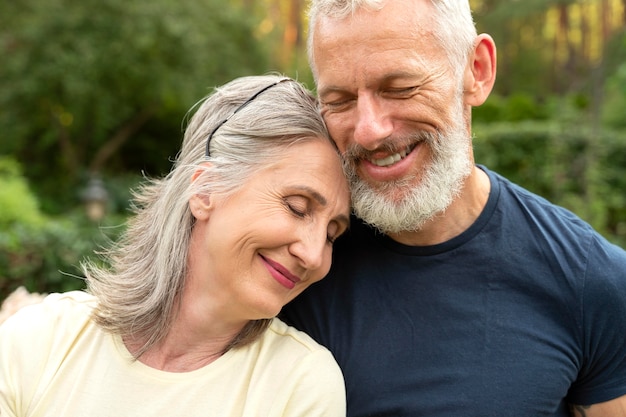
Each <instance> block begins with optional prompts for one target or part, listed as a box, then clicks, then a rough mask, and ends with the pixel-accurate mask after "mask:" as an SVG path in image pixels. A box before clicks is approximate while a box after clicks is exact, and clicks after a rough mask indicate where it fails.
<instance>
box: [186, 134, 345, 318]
mask: <svg viewBox="0 0 626 417" xmlns="http://www.w3.org/2000/svg"><path fill="white" fill-rule="evenodd" d="M190 207H191V210H192V213H193V214H194V216H195V217H196V219H197V221H196V224H195V226H194V230H193V232H192V247H191V251H190V253H191V258H190V274H191V276H190V277H189V280H188V281H190V282H188V284H190V285H191V286H193V291H192V292H193V293H194V294H195V295H194V296H195V297H199V298H196V300H197V301H198V303H199V304H197V308H207V309H210V310H212V312H206V313H207V314H219V315H220V316H221V317H226V318H228V319H229V320H246V321H247V320H250V319H260V318H269V317H273V316H275V315H276V314H278V312H279V311H280V309H281V308H282V307H283V306H284V305H285V304H286V303H288V302H289V301H291V300H292V299H293V298H294V297H295V296H297V295H298V294H300V293H301V292H302V291H303V290H304V289H305V288H307V287H308V286H309V285H311V284H312V283H314V282H316V281H319V280H320V279H322V278H323V277H324V276H325V275H326V274H327V273H328V270H329V269H330V264H331V254H332V242H333V241H334V240H335V239H336V238H337V237H338V236H339V235H341V234H342V233H343V232H344V231H345V230H346V229H347V227H348V221H349V220H348V216H349V210H350V202H349V191H348V186H347V182H346V180H345V178H344V175H343V172H342V169H341V162H340V158H339V156H338V155H337V152H336V151H335V150H334V148H333V147H332V145H331V144H330V143H328V142H327V141H326V140H317V139H316V140H309V141H307V142H302V143H300V144H296V145H294V146H292V147H291V148H289V149H288V150H286V151H284V152H282V153H277V154H276V157H275V159H274V161H273V162H272V163H271V165H269V166H267V167H266V168H264V169H262V170H261V171H260V172H258V173H255V174H254V175H253V176H252V177H251V178H250V179H249V180H248V181H247V182H246V183H245V184H244V185H243V186H242V187H241V188H240V189H239V190H237V191H236V192H235V193H234V194H231V195H230V196H228V197H224V196H221V195H211V196H209V197H200V196H194V197H193V198H192V199H191V200H190ZM222 314H223V316H222Z"/></svg>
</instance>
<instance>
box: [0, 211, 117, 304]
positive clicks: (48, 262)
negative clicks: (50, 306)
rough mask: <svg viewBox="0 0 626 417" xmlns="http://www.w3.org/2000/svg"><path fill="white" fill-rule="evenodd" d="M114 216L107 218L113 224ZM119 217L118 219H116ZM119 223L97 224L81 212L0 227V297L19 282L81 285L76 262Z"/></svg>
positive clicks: (46, 288) (42, 286)
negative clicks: (36, 221)
mask: <svg viewBox="0 0 626 417" xmlns="http://www.w3.org/2000/svg"><path fill="white" fill-rule="evenodd" d="M113 221H114V220H113V219H111V220H110V222H111V224H112V225H113V223H112V222H113ZM118 221H119V219H118ZM121 230H122V227H107V228H104V227H98V226H97V225H95V224H93V223H90V222H87V221H86V220H85V218H84V216H83V215H82V213H75V214H73V215H70V216H67V217H65V218H63V219H55V220H48V221H47V222H45V223H43V224H41V225H38V226H36V227H34V226H33V225H28V224H21V223H15V224H12V225H11V226H9V227H6V228H3V229H2V230H0V299H4V298H5V297H6V296H7V295H8V294H9V293H10V292H12V291H13V290H15V289H16V288H17V287H19V286H25V287H26V288H27V289H28V290H30V291H36V292H44V293H50V292H56V291H69V290H74V289H79V288H84V281H83V279H82V278H81V276H82V273H81V271H80V267H79V264H80V262H81V261H82V260H83V259H84V258H86V257H93V256H95V255H94V252H95V251H96V250H98V249H99V248H101V247H102V246H104V245H107V244H108V242H109V240H111V239H115V238H116V236H117V235H118V234H119V232H120V231H121Z"/></svg>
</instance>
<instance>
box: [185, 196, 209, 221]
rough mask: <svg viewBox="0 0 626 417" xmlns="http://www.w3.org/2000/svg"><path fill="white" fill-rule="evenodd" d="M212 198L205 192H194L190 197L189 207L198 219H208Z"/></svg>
mask: <svg viewBox="0 0 626 417" xmlns="http://www.w3.org/2000/svg"><path fill="white" fill-rule="evenodd" d="M211 208H212V206H211V198H210V197H209V196H208V195H205V194H194V195H193V196H191V198H190V199H189V209H190V210H191V214H192V215H193V217H195V218H196V220H207V219H208V218H209V214H210V213H211Z"/></svg>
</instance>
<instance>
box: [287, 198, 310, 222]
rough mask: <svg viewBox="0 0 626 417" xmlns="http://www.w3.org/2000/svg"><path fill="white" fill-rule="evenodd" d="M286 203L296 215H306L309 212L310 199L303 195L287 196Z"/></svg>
mask: <svg viewBox="0 0 626 417" xmlns="http://www.w3.org/2000/svg"><path fill="white" fill-rule="evenodd" d="M285 205H286V206H287V208H288V209H289V211H291V212H292V213H293V214H294V215H296V216H298V217H301V218H302V217H305V216H306V215H307V214H308V213H309V204H308V200H307V199H306V198H305V197H302V196H293V197H288V198H285Z"/></svg>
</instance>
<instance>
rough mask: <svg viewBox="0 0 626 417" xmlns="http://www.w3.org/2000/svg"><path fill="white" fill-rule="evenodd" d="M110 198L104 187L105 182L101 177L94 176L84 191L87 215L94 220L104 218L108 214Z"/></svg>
mask: <svg viewBox="0 0 626 417" xmlns="http://www.w3.org/2000/svg"><path fill="white" fill-rule="evenodd" d="M108 199H109V193H108V192H107V190H106V188H104V182H103V181H102V180H101V179H100V178H98V177H96V176H92V177H91V178H90V179H89V182H88V183H87V188H85V191H84V192H83V202H84V203H85V211H86V213H87V217H88V218H89V219H90V220H92V221H94V222H97V221H100V220H102V218H103V217H104V215H105V214H106V208H107V201H108Z"/></svg>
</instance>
